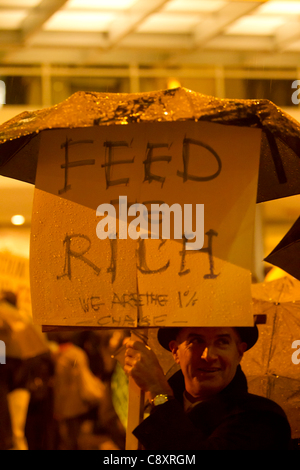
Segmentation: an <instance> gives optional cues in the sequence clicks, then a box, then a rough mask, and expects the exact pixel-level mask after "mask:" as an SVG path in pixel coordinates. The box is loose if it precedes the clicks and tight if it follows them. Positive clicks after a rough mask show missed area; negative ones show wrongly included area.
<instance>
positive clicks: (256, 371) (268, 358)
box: [242, 276, 300, 439]
mask: <svg viewBox="0 0 300 470" xmlns="http://www.w3.org/2000/svg"><path fill="white" fill-rule="evenodd" d="M252 296H253V302H254V314H255V315H265V316H266V323H265V324H259V325H258V328H259V339H258V342H257V343H256V345H255V346H254V347H253V348H252V349H251V350H250V351H247V352H246V353H245V355H244V358H243V361H242V369H243V371H244V372H245V374H246V376H247V379H248V386H249V392H250V393H254V394H257V395H262V396H265V397H267V398H270V399H272V400H274V401H275V402H276V403H278V404H279V405H280V406H281V407H282V408H283V409H284V410H285V412H286V414H287V417H288V419H289V422H290V425H291V428H292V434H293V438H294V439H296V438H297V439H299V438H300V374H299V367H300V366H299V365H296V364H294V362H293V354H295V353H296V354H297V350H295V349H293V344H294V342H295V341H298V340H299V339H300V282H299V281H298V280H296V279H294V278H293V277H291V276H285V277H283V278H280V279H276V280H275V281H271V282H266V283H261V284H254V285H253V286H252Z"/></svg>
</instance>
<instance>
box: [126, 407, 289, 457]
mask: <svg viewBox="0 0 300 470" xmlns="http://www.w3.org/2000/svg"><path fill="white" fill-rule="evenodd" d="M200 408H201V406H200ZM216 411H218V410H216V409H213V408H211V414H212V415H214V416H215V415H216ZM223 411H224V410H223ZM209 414H210V413H209V412H208V414H207V409H206V412H205V413H204V414H202V412H201V410H200V412H199V413H198V412H197V411H195V412H193V415H194V417H193V419H190V417H189V415H186V414H185V413H184V411H183V408H182V406H181V404H180V403H179V402H178V401H177V400H170V401H169V402H167V403H165V404H164V405H160V406H158V407H157V408H155V410H154V412H153V413H152V414H151V415H150V416H149V418H147V419H146V420H145V421H144V422H143V423H142V424H141V425H140V426H139V427H138V428H137V429H136V430H135V431H134V435H135V436H136V437H137V438H138V439H139V441H140V442H141V443H142V444H143V446H144V447H145V449H146V450H278V449H279V450H288V448H289V442H290V428H289V424H288V422H287V420H286V418H285V416H283V415H281V414H278V413H276V412H274V411H273V410H270V409H267V407H266V409H243V410H235V411H234V412H231V413H229V414H228V415H227V416H226V414H224V415H223V417H222V419H221V420H220V422H219V423H218V424H217V425H214V426H213V429H209V420H207V417H208V416H209ZM221 414H222V412H221ZM202 418H203V422H201V419H202ZM195 420H196V422H197V423H195V424H193V421H194V422H195ZM213 420H214V418H213Z"/></svg>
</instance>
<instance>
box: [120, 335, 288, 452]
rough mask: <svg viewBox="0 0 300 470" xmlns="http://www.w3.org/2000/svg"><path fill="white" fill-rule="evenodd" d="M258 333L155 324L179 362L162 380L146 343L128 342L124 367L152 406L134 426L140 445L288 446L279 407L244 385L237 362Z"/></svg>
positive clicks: (187, 447)
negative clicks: (168, 377)
mask: <svg viewBox="0 0 300 470" xmlns="http://www.w3.org/2000/svg"><path fill="white" fill-rule="evenodd" d="M257 338H258V329H257V327H252V328H251V327H249V328H240V327H239V328H230V327H220V328H218V327H206V328H201V327H198V328H197V327H195V328H188V327H186V328H162V329H160V330H159V331H158V341H159V343H160V344H161V345H162V346H163V347H164V348H165V349H167V350H169V351H171V352H172V354H173V358H174V360H175V362H176V363H177V364H178V365H180V366H181V370H180V371H179V372H177V373H176V374H175V375H174V376H173V377H171V379H170V381H169V382H168V381H167V380H166V378H165V375H164V373H163V370H162V368H161V366H160V364H159V362H158V360H157V358H156V355H155V354H154V352H153V351H152V350H151V349H150V348H149V347H147V346H146V345H145V344H143V343H141V342H137V341H132V340H130V341H128V342H127V344H126V348H127V350H126V357H125V372H126V373H127V374H128V375H130V376H132V377H133V379H134V380H135V382H136V384H137V385H138V386H139V387H140V388H141V389H142V390H143V391H145V392H147V394H148V398H149V401H150V403H151V406H152V410H151V414H150V416H149V417H148V418H146V419H145V420H144V421H143V422H142V423H141V424H140V425H139V426H138V427H137V429H135V431H134V435H135V436H136V437H137V438H138V439H139V441H140V442H141V443H142V444H143V446H144V447H145V448H146V450H289V449H290V438H291V430H290V426H289V423H288V421H287V418H286V416H285V414H284V412H283V410H282V409H281V408H280V407H279V406H278V405H277V404H276V403H274V402H273V401H271V400H268V399H266V398H263V397H260V396H256V395H251V394H250V393H248V389H247V380H246V377H245V375H244V373H243V372H242V369H241V366H240V362H241V360H242V357H243V354H244V353H245V352H246V351H247V350H249V349H250V348H251V347H252V346H254V344H255V343H256V341H257Z"/></svg>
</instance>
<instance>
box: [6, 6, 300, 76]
mask: <svg viewBox="0 0 300 470" xmlns="http://www.w3.org/2000/svg"><path fill="white" fill-rule="evenodd" d="M298 22H299V23H300V0H295V1H290V0H284V1H279V0H278V1H277V0H276V1H275V0H269V1H266V0H226V1H225V0H149V1H147V0H0V65H1V63H2V64H6V65H8V64H14V65H18V64H22V65H23V64H27V65H30V64H32V65H36V64H38V63H44V62H47V64H50V65H51V64H52V63H53V64H55V65H60V64H62V65H70V66H74V65H75V66H82V65H85V64H87V63H88V64H89V65H95V66H98V65H103V64H104V65H105V61H106V63H107V65H109V64H113V63H114V64H115V65H116V66H118V65H119V63H117V62H115V60H117V57H120V56H121V57H122V51H123V52H124V54H123V57H124V60H122V65H124V64H125V65H126V61H127V65H129V64H130V63H132V62H134V61H136V60H137V61H138V65H141V66H143V65H145V64H147V65H148V64H151V62H152V60H153V58H155V57H157V51H158V50H160V51H163V56H164V60H163V64H162V63H157V62H153V63H152V66H154V67H157V66H159V67H161V66H168V65H172V66H179V67H180V66H181V64H182V63H187V62H188V60H189V62H188V63H189V65H190V66H192V65H193V58H195V60H196V63H195V65H197V66H199V64H200V63H201V58H204V57H205V62H204V63H203V65H205V64H207V63H211V62H212V61H213V60H214V57H213V56H209V54H211V51H216V52H217V51H219V52H220V53H221V52H222V53H223V54H225V53H226V55H222V57H223V58H224V60H223V59H222V60H221V64H222V65H225V66H226V65H228V66H233V65H235V64H236V63H243V64H246V65H248V64H249V63H250V62H251V61H252V57H251V56H250V54H251V51H255V53H256V59H255V62H256V63H262V61H263V60H265V55H264V54H266V52H268V53H269V54H270V57H269V58H268V59H267V63H268V64H269V63H272V60H273V65H274V67H280V66H282V65H281V64H282V63H283V62H284V63H285V64H288V65H289V66H290V67H294V68H295V70H296V69H298V68H299V41H300V25H299V24H298ZM251 38H253V39H251ZM181 40H182V42H181ZM55 50H57V54H55ZM128 51H130V54H129V53H128ZM284 53H286V54H284ZM241 54H243V55H241ZM279 54H281V57H279ZM130 55H131V57H132V59H130ZM128 58H129V59H128ZM226 58H228V60H227V59H226ZM154 60H155V59H154ZM93 61H94V62H93ZM128 61H129V62H128ZM207 61H208V62H207ZM215 65H216V66H219V65H220V63H216V64H215ZM295 78H297V77H295Z"/></svg>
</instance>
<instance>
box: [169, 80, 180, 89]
mask: <svg viewBox="0 0 300 470" xmlns="http://www.w3.org/2000/svg"><path fill="white" fill-rule="evenodd" d="M180 87H181V83H180V81H179V80H178V79H177V78H169V79H168V90H173V89H174V88H180Z"/></svg>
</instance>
